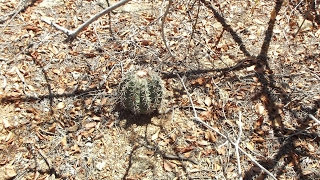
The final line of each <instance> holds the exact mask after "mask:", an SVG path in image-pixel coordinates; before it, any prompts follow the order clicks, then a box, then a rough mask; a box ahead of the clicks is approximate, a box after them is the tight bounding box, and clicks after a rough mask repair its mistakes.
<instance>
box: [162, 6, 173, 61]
mask: <svg viewBox="0 0 320 180" xmlns="http://www.w3.org/2000/svg"><path fill="white" fill-rule="evenodd" d="M171 5H172V0H169V4H168V6H167V9H166V11H165V12H164V14H163V17H162V22H161V36H162V40H163V42H164V44H165V46H166V48H167V50H168V52H169V53H170V56H171V57H174V56H173V54H172V52H171V50H170V47H169V45H168V42H167V40H166V38H165V36H164V21H165V20H166V17H167V15H168V12H169V9H170V6H171Z"/></svg>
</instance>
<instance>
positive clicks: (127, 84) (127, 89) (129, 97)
mask: <svg viewBox="0 0 320 180" xmlns="http://www.w3.org/2000/svg"><path fill="white" fill-rule="evenodd" d="M163 91H164V90H163V83H162V80H161V78H160V76H158V75H157V74H156V73H155V72H153V71H151V70H150V69H139V70H136V71H131V72H128V73H127V74H126V75H125V77H124V79H123V80H122V82H121V83H120V84H119V95H120V100H121V103H122V105H123V107H125V108H127V109H129V110H130V111H132V112H133V113H134V114H149V113H152V112H153V111H154V110H156V109H157V108H158V107H159V106H160V104H161V101H162V98H163Z"/></svg>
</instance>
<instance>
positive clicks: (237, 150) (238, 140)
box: [235, 111, 242, 180]
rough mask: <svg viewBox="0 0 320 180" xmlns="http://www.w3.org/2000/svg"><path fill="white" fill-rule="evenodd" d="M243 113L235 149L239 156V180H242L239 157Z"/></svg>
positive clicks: (238, 158) (238, 159)
mask: <svg viewBox="0 0 320 180" xmlns="http://www.w3.org/2000/svg"><path fill="white" fill-rule="evenodd" d="M241 116H242V114H241V111H239V122H238V123H239V124H238V127H239V134H238V139H237V141H236V143H235V148H236V156H237V162H238V175H239V180H242V172H241V165H240V156H239V143H240V140H241V134H242V122H241Z"/></svg>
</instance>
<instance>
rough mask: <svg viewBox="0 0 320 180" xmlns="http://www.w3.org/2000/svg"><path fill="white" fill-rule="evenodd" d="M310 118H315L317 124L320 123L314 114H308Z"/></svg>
mask: <svg viewBox="0 0 320 180" xmlns="http://www.w3.org/2000/svg"><path fill="white" fill-rule="evenodd" d="M308 116H309V118H311V119H312V120H314V121H315V122H316V123H317V124H320V121H319V120H318V119H317V118H315V117H314V116H313V115H312V114H308Z"/></svg>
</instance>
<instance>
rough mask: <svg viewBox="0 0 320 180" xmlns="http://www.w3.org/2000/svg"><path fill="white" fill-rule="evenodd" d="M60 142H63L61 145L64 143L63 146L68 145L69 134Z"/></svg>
mask: <svg viewBox="0 0 320 180" xmlns="http://www.w3.org/2000/svg"><path fill="white" fill-rule="evenodd" d="M60 143H61V145H62V146H63V147H65V146H67V136H64V137H63V138H62V139H61V141H60Z"/></svg>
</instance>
